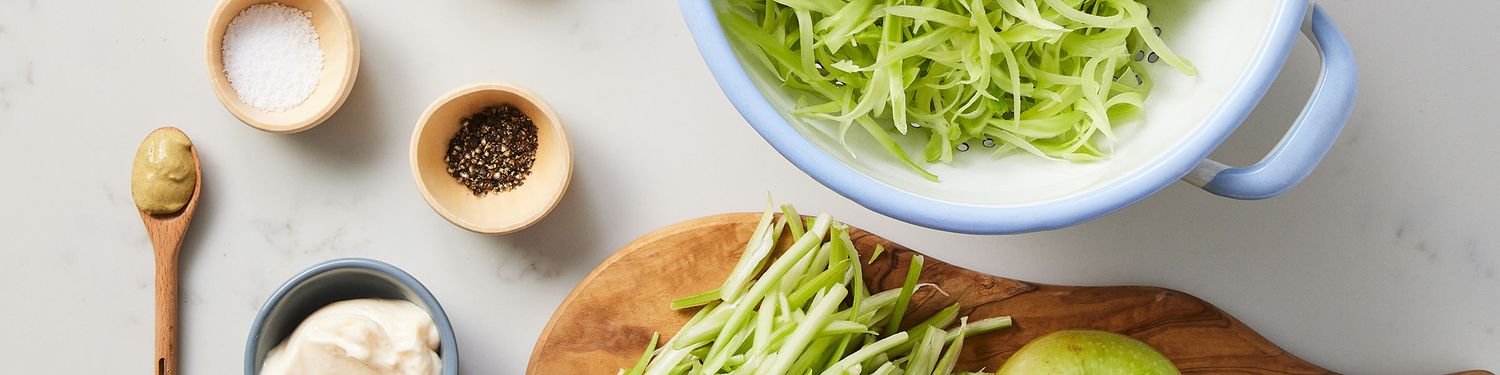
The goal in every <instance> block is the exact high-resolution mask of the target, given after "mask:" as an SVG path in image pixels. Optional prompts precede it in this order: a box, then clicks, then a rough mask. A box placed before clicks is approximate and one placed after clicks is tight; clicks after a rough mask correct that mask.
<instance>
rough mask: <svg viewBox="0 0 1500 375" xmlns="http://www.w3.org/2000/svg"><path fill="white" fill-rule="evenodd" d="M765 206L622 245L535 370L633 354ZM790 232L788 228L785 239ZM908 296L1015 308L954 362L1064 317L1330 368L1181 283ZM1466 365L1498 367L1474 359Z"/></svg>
mask: <svg viewBox="0 0 1500 375" xmlns="http://www.w3.org/2000/svg"><path fill="white" fill-rule="evenodd" d="M759 217H760V214H727V215H719V216H710V217H706V218H701V219H696V220H692V221H687V222H684V223H679V224H676V225H672V226H669V227H666V228H663V229H660V230H657V231H655V232H652V233H651V234H647V235H646V236H645V237H641V238H640V239H637V240H636V241H635V242H632V243H630V244H629V245H626V246H625V247H624V248H623V249H620V251H618V252H616V253H615V254H614V255H613V256H610V257H609V259H606V260H605V261H604V263H602V264H600V265H599V267H598V268H595V269H594V271H593V272H592V273H590V274H589V275H588V276H587V277H585V278H584V279H583V281H582V282H581V283H579V284H578V287H577V288H575V289H573V292H572V293H571V294H569V295H568V298H567V299H566V300H563V303H562V306H560V307H558V309H557V312H556V313H554V314H553V315H552V320H551V321H550V322H548V323H547V328H546V329H545V330H543V331H542V335H541V337H540V338H538V339H537V344H536V347H535V348H534V349H533V351H532V353H531V363H530V364H529V365H528V367H527V371H526V372H527V373H528V374H536V375H543V374H607V373H614V372H615V371H617V370H618V369H620V368H627V367H630V366H631V365H633V364H634V363H635V361H636V359H638V358H639V357H640V355H641V352H642V351H643V350H645V348H646V345H647V341H649V340H650V339H651V333H652V332H661V333H662V340H663V341H665V340H666V339H668V338H670V337H671V336H672V335H673V334H675V333H676V331H677V329H678V328H681V327H682V324H683V323H685V322H687V320H688V318H689V317H690V316H691V313H692V312H694V311H695V310H692V309H689V310H684V311H677V312H674V311H672V310H671V309H669V308H668V306H669V303H670V302H671V301H672V300H673V299H675V298H678V297H682V296H686V295H691V294H696V293H698V292H702V291H705V290H709V289H713V288H715V287H718V286H719V284H720V283H722V282H723V280H724V277H726V276H727V275H728V274H729V272H730V269H731V268H732V267H733V266H734V263H735V261H736V260H738V258H739V256H740V254H739V253H740V252H741V251H742V250H743V248H744V243H745V241H746V240H747V239H748V238H749V237H750V235H751V233H752V232H754V231H755V225H756V223H757V221H758V220H759ZM850 236H851V238H852V239H853V240H854V244H855V247H856V248H858V249H859V252H860V255H861V256H862V257H863V258H864V259H870V256H871V254H872V251H873V250H874V248H875V245H877V244H878V245H881V246H883V247H885V248H886V249H887V253H885V254H884V255H881V256H880V257H879V258H876V259H875V261H874V263H872V264H869V265H866V266H865V268H864V276H865V282H866V283H867V285H869V287H870V290H877V291H878V290H887V289H892V288H899V287H901V283H902V281H903V280H904V279H905V275H906V270H905V268H906V265H907V264H908V262H909V261H910V259H911V257H912V256H914V255H917V252H915V251H912V250H911V249H908V248H906V247H903V246H901V245H897V244H895V243H893V242H891V241H888V240H885V239H883V238H880V237H878V236H875V235H873V234H870V233H868V232H864V231H861V230H858V229H854V228H851V232H850ZM789 242H790V241H787V240H786V239H785V238H783V240H782V242H781V245H782V246H783V247H784V246H786V245H787V244H788V243H789ZM921 282H924V283H934V284H937V285H938V286H939V287H940V288H941V289H942V290H943V291H945V292H946V293H947V294H943V293H939V292H936V291H935V289H930V288H924V289H922V290H921V291H919V292H918V293H917V294H916V295H915V296H914V297H913V298H912V308H913V309H915V311H914V312H912V313H909V314H907V319H906V322H905V324H906V325H910V324H915V323H916V322H917V321H919V320H920V319H923V318H925V317H927V316H929V315H931V314H932V313H934V312H936V311H938V310H941V309H942V308H944V307H947V306H948V305H951V304H953V303H954V302H958V303H960V304H962V305H963V309H962V310H960V311H959V313H960V314H961V315H967V316H970V317H972V318H973V319H982V318H988V317H993V316H1001V315H1009V316H1011V317H1013V318H1014V319H1015V324H1016V325H1015V326H1014V327H1011V328H1007V329H1004V330H1000V331H998V332H994V333H989V334H985V335H979V336H974V337H970V338H969V339H967V340H966V341H965V342H964V347H963V353H962V356H961V359H960V363H959V366H958V368H959V369H961V370H967V371H976V370H979V369H981V368H985V369H989V370H994V369H997V368H1000V365H1001V364H1003V363H1004V362H1005V360H1006V359H1007V358H1009V357H1010V356H1011V354H1014V353H1015V352H1016V350H1018V349H1020V347H1021V346H1022V345H1024V344H1026V343H1027V342H1030V341H1031V340H1032V339H1034V338H1036V337H1038V336H1041V335H1043V334H1046V333H1049V332H1053V331H1057V330H1063V329H1096V330H1105V331H1112V332H1118V333H1122V334H1126V335H1129V336H1131V337H1134V338H1136V339H1139V340H1142V341H1145V342H1146V343H1148V344H1151V346H1153V347H1155V348H1156V349H1157V350H1160V351H1161V352H1162V354H1164V355H1166V356H1167V358H1170V359H1171V360H1172V362H1173V363H1175V364H1176V365H1177V367H1178V368H1179V369H1180V370H1182V372H1183V373H1189V374H1193V373H1241V374H1330V373H1332V372H1330V371H1328V370H1325V369H1323V368H1321V367H1318V366H1316V365H1313V364H1311V363H1308V362H1306V361H1303V360H1302V359H1300V358H1297V357H1296V356H1294V355H1292V354H1291V353H1287V352H1286V351H1285V350H1282V349H1281V348H1279V347H1277V346H1276V345H1275V344H1272V343H1271V342H1270V341H1268V340H1266V339H1265V338H1264V337H1261V336H1260V335H1259V334H1257V333H1255V331H1253V330H1251V329H1250V327H1247V326H1245V324H1244V323H1241V322H1240V321H1239V320H1237V319H1235V318H1234V317H1232V316H1229V314H1226V313H1224V311H1222V310H1219V309H1218V308H1216V307H1214V306H1213V305H1210V304H1208V303H1207V302H1204V301H1203V300H1201V299H1198V298H1196V297H1193V296H1190V295H1187V294H1185V293H1182V292H1178V291H1173V290H1168V289H1161V288H1152V287H1136V286H1115V287H1073V286H1059V285H1043V284H1034V283H1028V282H1024V281H1018V280H1012V279H1006V278H1001V277H995V276H990V275H985V274H982V273H978V272H974V271H970V270H967V269H963V268H960V267H957V266H954V265H951V264H947V263H943V262H942V261H938V260H935V259H932V258H931V257H928V258H927V261H926V264H925V266H924V267H923V269H922V277H921ZM1462 374H1475V375H1477V374H1490V373H1489V372H1484V371H1471V372H1466V373H1462Z"/></svg>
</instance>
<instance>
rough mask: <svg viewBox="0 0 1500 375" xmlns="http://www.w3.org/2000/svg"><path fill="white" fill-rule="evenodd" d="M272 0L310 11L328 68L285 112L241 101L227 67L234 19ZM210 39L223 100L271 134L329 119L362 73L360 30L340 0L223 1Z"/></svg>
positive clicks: (208, 50) (212, 69) (212, 76)
mask: <svg viewBox="0 0 1500 375" xmlns="http://www.w3.org/2000/svg"><path fill="white" fill-rule="evenodd" d="M270 3H279V4H282V5H286V6H289V7H293V8H297V9H300V10H303V11H306V12H309V13H311V16H312V17H311V20H312V24H313V28H314V29H316V30H317V33H318V44H319V48H321V49H322V50H323V72H322V76H321V77H319V78H318V85H317V88H315V89H313V92H312V94H311V95H309V96H308V97H307V99H306V100H304V101H303V102H302V103H301V104H298V105H297V106H295V107H292V108H289V109H287V110H285V111H281V112H266V111H262V110H260V109H257V108H255V107H253V106H250V105H249V104H247V103H245V101H243V100H240V97H239V94H238V93H236V92H235V90H234V87H232V86H230V84H229V77H228V76H227V75H226V74H225V72H224V59H223V45H224V32H225V30H227V29H228V28H229V23H230V21H233V20H234V18H235V17H236V16H238V15H239V14H240V12H241V11H244V10H245V8H249V7H250V6H252V5H256V4H270ZM205 42H206V43H205V51H204V52H205V58H206V60H205V61H206V64H207V66H208V76H209V82H210V84H211V85H212V87H213V90H214V95H216V96H218V98H219V102H220V103H223V104H224V108H225V109H228V110H229V112H230V113H232V114H234V117H236V118H238V119H239V120H240V121H242V122H244V123H245V124H246V125H250V126H251V127H253V128H256V129H260V130H263V131H267V132H271V133H296V132H301V131H304V130H307V129H311V128H312V127H314V126H317V125H318V124H321V123H323V121H326V120H328V118H329V117H332V116H333V113H334V112H336V111H338V109H339V107H340V106H343V104H344V100H345V99H347V98H348V97H349V92H350V91H352V90H353V88H354V80H355V77H356V76H357V75H358V74H359V55H360V54H359V34H358V32H356V30H355V27H354V21H353V20H352V19H351V18H350V17H349V12H348V11H347V10H345V9H344V4H343V3H342V2H340V1H339V0H222V1H220V2H219V4H218V6H217V7H215V8H214V13H213V16H212V18H211V19H210V21H209V25H208V34H207V36H206V41H205Z"/></svg>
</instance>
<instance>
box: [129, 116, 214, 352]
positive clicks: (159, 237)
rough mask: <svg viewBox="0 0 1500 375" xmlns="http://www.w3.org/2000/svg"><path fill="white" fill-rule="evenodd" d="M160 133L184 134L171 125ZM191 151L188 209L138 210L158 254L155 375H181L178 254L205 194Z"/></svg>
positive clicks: (195, 154)
mask: <svg viewBox="0 0 1500 375" xmlns="http://www.w3.org/2000/svg"><path fill="white" fill-rule="evenodd" d="M157 131H175V132H178V133H181V132H182V130H181V129H177V128H175V127H170V126H167V127H163V128H161V129H157ZM185 136H186V135H185V134H184V137H185ZM191 150H192V153H193V169H194V170H195V171H196V174H197V175H198V179H197V181H198V182H197V184H195V185H194V186H193V197H192V198H190V199H188V203H187V206H185V207H183V208H182V210H180V211H177V212H176V213H171V214H165V215H153V214H150V213H147V212H146V211H143V210H140V209H137V210H136V211H137V212H139V213H140V214H141V221H143V222H145V223H146V234H147V235H148V236H150V237H151V247H152V249H153V251H154V252H155V253H156V361H155V362H156V365H155V366H156V372H155V374H156V375H177V374H178V372H177V255H178V253H180V252H181V251H180V250H181V249H182V238H183V237H184V236H185V235H186V234H187V229H188V224H191V223H192V222H193V213H194V212H196V211H197V210H198V198H199V197H201V196H202V194H200V193H201V192H202V191H203V163H202V162H200V161H199V160H198V147H197V146H194V147H192V148H191Z"/></svg>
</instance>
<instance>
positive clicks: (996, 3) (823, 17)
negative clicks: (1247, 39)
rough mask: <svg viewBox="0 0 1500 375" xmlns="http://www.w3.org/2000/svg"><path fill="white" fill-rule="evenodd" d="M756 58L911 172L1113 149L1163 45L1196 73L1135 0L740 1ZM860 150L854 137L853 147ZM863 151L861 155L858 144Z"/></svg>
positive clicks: (725, 12)
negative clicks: (975, 154) (1016, 155)
mask: <svg viewBox="0 0 1500 375" xmlns="http://www.w3.org/2000/svg"><path fill="white" fill-rule="evenodd" d="M727 1H728V5H729V6H728V7H726V8H721V13H720V19H721V20H722V23H723V25H724V27H725V28H726V29H727V31H728V32H729V35H730V37H731V38H733V39H734V40H735V41H736V43H738V44H740V45H741V46H744V47H746V48H743V49H742V51H745V53H748V54H749V56H747V57H746V59H747V60H749V61H752V62H753V63H754V64H758V65H760V66H761V67H762V68H764V69H766V70H768V71H770V72H771V73H772V74H774V75H775V76H776V77H777V78H778V79H780V80H781V82H782V84H783V85H784V86H785V87H787V88H790V89H793V90H794V92H796V93H797V95H799V97H798V98H797V103H798V106H797V108H795V109H794V110H793V113H794V114H795V115H797V116H800V117H803V118H806V119H813V120H827V121H828V122H829V123H831V124H834V126H837V129H836V130H837V134H838V137H839V142H841V143H843V142H845V139H846V136H847V133H848V131H849V128H851V127H854V125H858V127H859V128H860V129H862V130H864V131H865V133H867V134H868V135H870V136H871V137H873V138H874V139H875V141H876V142H877V143H879V144H880V145H881V147H883V148H885V149H886V151H887V152H889V153H890V154H891V155H892V156H895V157H896V158H897V159H899V160H900V161H901V162H902V163H903V164H905V165H906V166H907V167H908V168H910V169H911V170H912V171H914V172H916V173H918V174H920V175H922V176H923V177H926V178H928V179H931V180H934V181H936V180H937V176H936V175H933V174H931V173H929V172H927V171H926V170H925V169H923V168H922V167H921V166H919V165H917V164H916V163H914V162H913V161H912V157H911V156H910V155H908V154H907V152H906V151H905V150H904V149H903V148H902V147H901V145H900V144H898V143H897V142H896V137H924V138H920V139H925V140H926V145H927V146H926V147H925V148H924V150H923V152H922V154H921V156H922V159H923V160H925V161H926V162H928V163H949V162H952V161H953V152H954V150H955V149H958V150H968V149H969V147H978V146H979V145H981V144H982V145H985V146H988V147H992V148H993V150H994V154H995V155H996V156H1000V155H1004V154H1007V153H1010V152H1026V153H1030V154H1033V155H1036V156H1039V157H1042V158H1047V159H1052V160H1063V161H1094V160H1101V159H1103V158H1105V157H1107V156H1108V153H1109V152H1108V151H1109V149H1108V145H1107V143H1104V141H1106V140H1108V141H1112V140H1113V138H1114V134H1115V132H1114V125H1113V124H1118V123H1123V122H1126V121H1130V120H1132V119H1134V118H1137V117H1139V116H1140V114H1141V113H1143V112H1144V111H1143V106H1144V105H1145V100H1146V97H1147V95H1148V94H1149V93H1150V91H1151V79H1150V77H1149V76H1147V72H1146V69H1145V65H1146V64H1150V63H1153V62H1155V61H1156V58H1155V57H1153V58H1152V59H1146V58H1144V57H1145V56H1146V55H1147V54H1154V55H1155V56H1156V57H1159V59H1160V61H1161V62H1163V63H1165V64H1167V65H1169V66H1171V67H1172V68H1174V69H1176V70H1177V71H1179V72H1181V73H1183V74H1186V75H1189V76H1192V75H1196V74H1197V69H1196V68H1194V67H1193V65H1192V63H1190V62H1188V61H1187V60H1185V59H1183V58H1181V57H1179V56H1177V55H1176V54H1174V53H1172V51H1171V50H1170V49H1169V48H1168V47H1167V45H1166V43H1165V42H1163V41H1162V39H1161V37H1160V36H1159V35H1157V34H1158V33H1159V31H1157V30H1156V29H1155V26H1153V25H1152V23H1151V21H1150V20H1148V19H1147V15H1148V14H1149V11H1148V10H1147V8H1146V6H1145V5H1143V4H1141V3H1139V2H1137V1H1136V0H847V1H846V0H727ZM845 145H846V146H845V147H847V144H845ZM850 152H851V153H852V151H850Z"/></svg>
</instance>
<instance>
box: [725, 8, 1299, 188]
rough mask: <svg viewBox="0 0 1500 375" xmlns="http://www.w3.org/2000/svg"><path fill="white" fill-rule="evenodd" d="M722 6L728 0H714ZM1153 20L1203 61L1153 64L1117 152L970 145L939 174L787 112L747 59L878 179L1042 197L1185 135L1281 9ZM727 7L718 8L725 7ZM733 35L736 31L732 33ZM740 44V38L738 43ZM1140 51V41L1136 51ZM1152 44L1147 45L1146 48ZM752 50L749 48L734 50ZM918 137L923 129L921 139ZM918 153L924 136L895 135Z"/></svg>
mask: <svg viewBox="0 0 1500 375" xmlns="http://www.w3.org/2000/svg"><path fill="white" fill-rule="evenodd" d="M714 3H715V4H714V5H715V6H716V7H721V6H722V5H723V2H722V1H715V2H714ZM1142 3H1145V4H1146V5H1147V6H1149V7H1150V9H1151V20H1152V22H1153V23H1155V24H1156V26H1158V27H1160V28H1161V29H1162V38H1163V39H1165V40H1166V42H1167V43H1168V45H1169V46H1170V47H1172V49H1173V51H1174V52H1176V53H1177V54H1178V55H1181V56H1183V57H1185V58H1187V59H1189V60H1190V61H1192V62H1193V64H1194V65H1196V66H1197V68H1198V76H1196V77H1188V76H1184V75H1182V74H1181V73H1178V72H1177V71H1176V70H1173V69H1171V68H1170V67H1168V66H1167V65H1166V64H1165V63H1161V62H1158V63H1154V64H1148V65H1149V66H1150V67H1149V69H1150V73H1151V74H1152V78H1154V79H1155V80H1156V86H1155V87H1154V88H1153V90H1152V92H1151V96H1150V97H1149V98H1148V99H1147V102H1146V116H1145V117H1144V118H1143V119H1142V120H1140V121H1136V122H1134V123H1128V124H1118V125H1117V126H1116V128H1115V129H1116V132H1117V135H1118V138H1117V140H1116V141H1114V142H1112V147H1113V153H1112V154H1111V155H1110V156H1109V159H1108V160H1106V161H1102V162H1088V163H1067V162H1058V161H1048V160H1044V159H1041V158H1037V157H1034V156H1031V155H1027V154H1019V153H1017V154H1011V155H1009V156H1003V157H999V158H995V157H992V156H991V155H992V152H990V149H988V148H985V147H983V146H982V145H978V144H974V145H970V148H969V151H967V152H955V157H954V162H953V163H952V164H950V165H943V164H921V165H923V166H924V168H927V169H928V170H929V171H931V172H932V173H934V174H937V175H938V176H939V177H940V178H941V181H939V182H933V181H929V180H926V179H924V178H922V177H921V176H919V175H917V174H916V173H913V172H912V171H910V170H908V169H906V168H905V167H904V166H903V165H902V164H901V162H900V161H898V160H897V159H895V158H894V157H893V156H891V155H889V154H887V153H886V151H885V150H884V149H883V148H881V147H880V146H879V144H877V143H875V141H874V140H873V139H871V138H870V137H869V136H867V135H865V134H863V133H862V132H861V131H860V130H859V129H858V127H855V129H852V130H850V131H849V135H848V138H847V140H846V141H847V142H848V147H849V149H852V150H853V155H851V154H850V152H848V151H846V149H845V147H844V145H841V144H839V142H838V140H837V137H836V136H835V134H836V133H837V130H836V129H837V128H836V126H833V125H831V124H829V123H819V122H816V121H808V120H805V119H802V118H799V117H796V116H792V115H791V114H789V110H790V109H791V108H793V106H794V104H795V103H794V101H795V96H792V95H789V94H788V93H787V89H785V88H782V87H780V83H779V81H777V80H776V78H775V77H774V76H772V75H771V74H770V73H769V72H768V71H766V70H765V69H764V68H763V67H762V66H761V65H760V64H753V63H745V61H744V60H743V59H741V64H742V66H745V67H746V70H747V72H748V73H749V75H750V78H751V80H752V81H753V82H754V83H755V85H756V86H758V87H759V89H760V91H761V92H763V93H765V94H766V95H765V96H766V99H767V100H768V101H769V102H770V103H771V105H772V106H774V107H776V109H777V111H779V112H780V113H781V114H782V116H783V117H785V118H786V119H787V121H788V123H791V124H793V127H795V128H797V131H798V132H800V133H802V135H803V136H804V137H806V138H807V139H808V140H809V141H811V142H812V143H813V144H815V145H817V146H818V147H819V148H821V149H822V150H823V151H824V152H826V153H828V154H829V155H830V156H832V157H833V158H835V159H837V160H839V161H840V162H842V163H844V164H846V165H849V166H850V167H852V168H853V169H854V170H856V171H858V172H860V173H863V174H865V175H867V176H869V177H871V178H872V179H874V180H876V181H879V182H881V183H884V184H887V185H890V186H891V187H894V188H896V189H899V190H903V191H906V192H909V193H912V194H915V195H919V196H923V197H927V198H930V199H935V200H939V201H945V202H950V203H956V204H965V205H976V206H990V207H1007V206H1023V205H1034V204H1038V203H1045V202H1049V201H1055V200H1061V199H1067V198H1068V197H1071V196H1074V195H1077V194H1081V193H1084V192H1087V191H1091V190H1094V189H1097V188H1100V187H1103V186H1107V185H1109V184H1112V183H1115V182H1118V181H1120V180H1121V179H1123V178H1126V177H1128V176H1130V175H1131V174H1132V173H1133V172H1135V171H1138V170H1140V169H1141V168H1144V167H1146V166H1147V165H1148V164H1150V163H1151V162H1152V161H1154V160H1156V159H1157V158H1160V157H1162V156H1163V155H1165V154H1167V153H1168V152H1169V151H1171V150H1172V149H1173V148H1175V147H1177V146H1178V145H1180V144H1182V143H1183V141H1184V140H1186V139H1187V138H1188V136H1189V135H1191V134H1193V132H1194V131H1195V130H1197V129H1198V128H1199V127H1200V125H1202V124H1203V123H1204V121H1205V120H1206V119H1207V118H1208V117H1209V115H1210V114H1212V113H1213V112H1214V111H1215V110H1216V109H1217V108H1218V107H1219V106H1220V105H1221V103H1223V101H1224V100H1225V99H1226V98H1227V97H1228V96H1229V93H1230V91H1231V89H1232V88H1234V87H1235V85H1236V84H1237V83H1238V81H1239V80H1240V79H1241V77H1243V76H1245V73H1246V71H1247V69H1249V68H1250V65H1251V62H1252V61H1253V60H1254V59H1255V57H1256V54H1257V53H1259V52H1260V50H1261V48H1260V46H1261V45H1262V44H1264V43H1265V42H1266V40H1265V39H1266V38H1268V37H1269V35H1270V34H1271V33H1270V31H1271V30H1270V29H1271V23H1272V20H1273V18H1274V16H1275V14H1276V10H1277V9H1278V8H1279V7H1280V6H1282V5H1284V4H1283V2H1282V1H1272V0H1216V1H1206V0H1143V1H1142ZM720 9H722V8H720ZM731 40H733V39H731ZM742 47H743V46H739V45H735V46H734V48H736V49H737V52H742V51H738V49H739V48H742ZM1133 52H1134V51H1133ZM1145 52H1146V53H1150V51H1145ZM736 54H737V55H739V56H746V54H744V53H736ZM918 138H920V139H918ZM898 139H900V140H901V142H902V146H903V147H905V148H906V150H907V153H908V154H911V155H913V157H914V158H916V157H917V155H918V154H919V152H920V150H921V149H922V147H923V145H924V144H925V142H924V141H925V137H898Z"/></svg>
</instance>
